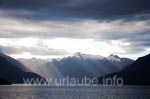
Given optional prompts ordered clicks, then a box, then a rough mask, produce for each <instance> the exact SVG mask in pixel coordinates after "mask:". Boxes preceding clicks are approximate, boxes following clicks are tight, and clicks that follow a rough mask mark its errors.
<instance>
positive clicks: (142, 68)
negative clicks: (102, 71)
mask: <svg viewBox="0 0 150 99" xmlns="http://www.w3.org/2000/svg"><path fill="white" fill-rule="evenodd" d="M114 75H116V76H117V77H122V78H123V80H124V84H125V85H150V54H149V55H146V56H144V57H140V58H138V59H137V60H136V61H135V62H134V63H132V64H131V65H128V66H127V67H125V68H123V69H122V70H120V72H117V73H113V74H109V75H105V76H104V77H100V78H99V83H101V82H102V79H103V78H113V76H114Z"/></svg>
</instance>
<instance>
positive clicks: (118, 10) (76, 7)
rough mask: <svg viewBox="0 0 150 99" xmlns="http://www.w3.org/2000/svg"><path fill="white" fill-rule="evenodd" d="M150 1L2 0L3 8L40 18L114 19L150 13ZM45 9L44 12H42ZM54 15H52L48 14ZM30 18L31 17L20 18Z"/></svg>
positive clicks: (0, 2) (0, 4)
mask: <svg viewBox="0 0 150 99" xmlns="http://www.w3.org/2000/svg"><path fill="white" fill-rule="evenodd" d="M149 5H150V1H149V0H1V1H0V6H1V7H3V8H14V9H16V8H17V9H18V8H22V9H27V10H29V11H33V13H34V14H35V16H36V15H38V12H39V11H41V12H40V13H43V14H45V15H38V16H39V17H40V16H42V17H45V18H51V17H52V16H53V15H54V16H55V17H60V16H61V17H63V18H64V17H74V18H96V19H100V18H104V19H107V18H112V17H116V18H118V17H120V16H127V15H134V14H139V13H149V12H150V6H149ZM42 9H44V10H42ZM48 13H52V14H48ZM20 17H27V18H28V17H29V16H26V15H24V16H20Z"/></svg>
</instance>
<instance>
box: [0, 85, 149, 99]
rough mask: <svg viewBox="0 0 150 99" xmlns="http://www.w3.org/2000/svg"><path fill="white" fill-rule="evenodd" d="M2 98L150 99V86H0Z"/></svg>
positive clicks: (0, 96) (0, 98)
mask: <svg viewBox="0 0 150 99" xmlns="http://www.w3.org/2000/svg"><path fill="white" fill-rule="evenodd" d="M0 99H150V86H121V87H119V86H107V87H106V86H98V87H48V86H20V85H12V86H0Z"/></svg>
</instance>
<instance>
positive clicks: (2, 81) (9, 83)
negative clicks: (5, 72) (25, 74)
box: [0, 79, 11, 85]
mask: <svg viewBox="0 0 150 99" xmlns="http://www.w3.org/2000/svg"><path fill="white" fill-rule="evenodd" d="M0 85H11V82H9V81H6V80H4V79H0Z"/></svg>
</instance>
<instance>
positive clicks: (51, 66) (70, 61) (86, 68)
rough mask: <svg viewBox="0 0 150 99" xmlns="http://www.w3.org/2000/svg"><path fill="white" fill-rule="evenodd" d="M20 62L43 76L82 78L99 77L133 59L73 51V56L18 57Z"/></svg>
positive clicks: (114, 70)
mask: <svg viewBox="0 0 150 99" xmlns="http://www.w3.org/2000/svg"><path fill="white" fill-rule="evenodd" d="M20 62H22V63H23V64H24V65H28V66H29V65H31V66H30V67H29V68H30V69H31V70H33V71H34V70H35V71H34V72H36V73H39V74H40V75H42V76H44V77H45V76H47V77H52V78H60V77H66V76H69V77H75V78H83V77H84V76H87V77H99V76H102V75H105V74H108V73H112V72H116V71H119V70H120V69H122V68H123V67H124V66H126V65H128V64H131V63H132V62H133V60H131V59H128V58H120V57H119V56H116V55H110V56H109V57H103V56H100V55H90V54H82V53H75V54H74V55H73V56H69V57H65V58H63V59H52V60H40V59H31V60H26V59H20ZM33 67H34V68H33ZM39 69H40V70H39ZM41 71H43V72H41Z"/></svg>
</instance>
